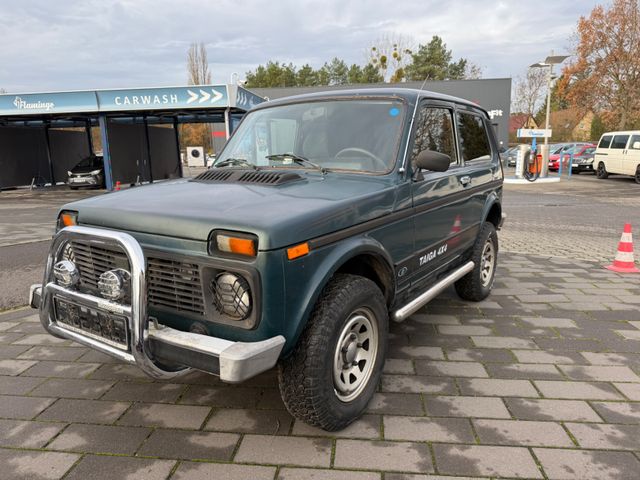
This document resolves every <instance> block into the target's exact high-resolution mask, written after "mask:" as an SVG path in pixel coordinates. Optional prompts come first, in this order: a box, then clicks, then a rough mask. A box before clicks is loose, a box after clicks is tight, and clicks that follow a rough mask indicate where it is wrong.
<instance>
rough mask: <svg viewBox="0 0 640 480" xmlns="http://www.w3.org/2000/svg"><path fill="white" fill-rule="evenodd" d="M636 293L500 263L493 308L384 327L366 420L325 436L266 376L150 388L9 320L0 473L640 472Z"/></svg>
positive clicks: (543, 475) (431, 308)
mask: <svg viewBox="0 0 640 480" xmlns="http://www.w3.org/2000/svg"><path fill="white" fill-rule="evenodd" d="M622 291H623V292H625V293H624V294H619V292H622ZM594 292H596V293H594ZM639 294H640V276H621V275H618V274H615V273H612V272H608V271H606V270H604V269H602V268H601V267H600V266H599V265H597V264H594V263H590V262H585V261H575V260H565V259H561V258H549V257H539V256H521V255H515V254H511V253H505V254H503V255H502V256H501V260H500V267H499V271H498V276H497V280H496V288H495V291H494V293H493V294H492V295H491V297H490V298H489V299H488V300H486V301H484V302H481V303H479V304H473V303H468V302H462V301H460V300H459V299H457V298H456V297H455V295H453V293H452V292H451V291H449V292H446V293H445V294H443V295H441V296H440V297H439V298H437V299H436V300H435V301H434V302H432V303H431V304H430V305H428V306H427V307H426V308H424V309H423V310H422V311H420V312H419V313H417V314H416V315H414V316H413V317H411V318H410V319H409V320H407V321H406V322H404V323H402V324H393V325H392V326H391V341H390V346H389V359H388V361H387V363H386V365H385V370H384V374H383V377H382V381H381V383H380V386H379V391H378V393H376V395H375V397H374V399H373V401H372V402H371V404H370V405H369V409H368V413H367V414H366V415H365V416H364V417H363V418H362V419H360V420H359V421H357V422H356V423H354V424H352V425H351V426H350V427H348V428H347V429H345V430H344V431H342V432H336V433H327V432H324V431H321V430H318V429H315V428H312V427H309V426H308V425H305V424H304V423H301V422H298V421H295V420H294V419H292V418H291V416H290V415H289V414H288V413H287V412H286V410H285V409H284V405H283V404H282V402H281V400H280V399H279V394H278V391H277V382H276V377H275V371H270V372H266V373H265V374H263V375H261V376H259V377H258V378H256V379H252V380H251V381H249V382H247V383H245V384H242V385H237V386H231V385H225V384H222V383H221V382H220V381H219V380H217V379H216V378H215V377H211V376H208V375H205V374H201V373H198V372H194V373H191V374H189V375H188V376H186V377H184V378H179V379H174V380H172V381H171V382H157V381H152V380H151V379H150V378H147V377H145V376H144V375H141V374H140V372H139V371H138V370H137V369H136V368H134V367H131V366H127V365H122V364H119V363H117V362H115V361H113V360H112V359H110V358H108V357H105V356H104V355H101V354H97V353H95V352H92V351H90V350H88V349H86V348H84V347H82V346H78V345H74V344H72V343H71V342H68V341H65V340H59V339H55V338H53V337H51V336H49V335H46V334H44V333H43V331H42V329H41V327H40V325H39V322H38V319H37V317H36V316H35V315H34V314H33V312H32V311H30V310H28V309H23V310H14V311H11V312H8V313H4V314H2V315H0V462H1V463H2V472H1V473H0V477H1V478H8V479H20V478H25V479H40V478H43V479H44V478H46V479H56V478H65V479H92V478H96V479H97V478H100V479H108V478H118V479H119V478H125V477H126V478H149V479H156V478H157V479H166V478H171V479H186V480H188V479H200V478H225V479H263V478H264V479H286V480H290V479H320V480H323V479H327V480H329V479H331V480H340V479H355V480H358V479H363V480H369V479H371V480H373V479H377V480H383V479H384V480H427V479H436V478H437V479H449V480H454V479H462V478H485V479H486V478H530V479H548V480H555V479H576V480H577V479H580V480H583V479H594V480H595V479H597V480H605V479H637V478H640V336H638V335H639V333H640V310H639V308H638V303H637V301H636V299H637V298H638V297H639V296H640V295H639ZM594 306H595V308H592V307H594Z"/></svg>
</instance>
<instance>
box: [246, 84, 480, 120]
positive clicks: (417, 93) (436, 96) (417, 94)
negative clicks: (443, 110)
mask: <svg viewBox="0 0 640 480" xmlns="http://www.w3.org/2000/svg"><path fill="white" fill-rule="evenodd" d="M344 97H356V98H357V97H365V98H371V97H381V98H382V97H385V98H389V97H398V98H401V99H403V100H406V101H407V102H409V103H412V104H413V103H415V102H417V101H419V100H421V99H423V98H428V99H433V100H442V101H445V102H453V103H457V104H460V105H466V106H468V107H472V108H476V109H478V110H481V111H482V112H484V113H485V114H487V111H486V110H485V109H484V108H482V107H481V106H480V105H478V104H476V103H473V102H470V101H469V100H465V99H463V98H459V97H454V96H451V95H445V94H443V93H436V92H431V91H429V90H418V89H416V88H398V87H395V88H394V87H385V88H362V89H360V88H359V89H344V90H328V91H324V92H314V93H305V94H302V95H294V96H291V97H284V98H278V99H276V100H270V101H268V102H265V103H261V104H260V105H257V106H256V107H254V108H253V109H252V110H259V109H262V108H269V107H272V106H275V105H286V104H288V103H299V102H302V101H305V100H312V101H316V100H331V99H334V98H344ZM487 115H488V114H487Z"/></svg>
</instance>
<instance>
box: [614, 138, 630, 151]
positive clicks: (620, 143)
mask: <svg viewBox="0 0 640 480" xmlns="http://www.w3.org/2000/svg"><path fill="white" fill-rule="evenodd" d="M627 140H629V135H615V136H614V137H613V141H612V142H611V148H617V149H622V148H625V147H626V146H627Z"/></svg>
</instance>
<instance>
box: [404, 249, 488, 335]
mask: <svg viewBox="0 0 640 480" xmlns="http://www.w3.org/2000/svg"><path fill="white" fill-rule="evenodd" d="M474 266H475V264H474V263H473V262H471V261H469V262H467V263H465V264H464V265H462V266H461V267H460V268H458V269H457V270H454V271H453V272H451V273H450V274H449V275H447V276H446V277H444V278H443V279H442V280H440V281H438V282H437V283H436V284H435V285H433V286H432V287H431V288H429V290H427V291H425V292H424V293H421V294H420V295H419V296H418V297H416V298H414V299H413V300H411V301H410V302H409V303H407V304H406V305H405V306H404V307H401V308H399V309H398V310H396V311H395V312H394V313H393V320H395V321H396V322H402V321H403V320H406V319H407V317H409V316H410V315H412V314H413V313H415V312H416V311H417V310H419V309H420V308H421V307H422V306H423V305H425V304H427V303H429V302H430V301H431V300H433V298H434V297H436V296H437V295H438V294H439V293H440V292H442V291H443V290H444V289H445V288H447V287H448V286H449V285H451V284H452V283H454V282H457V281H458V280H460V279H461V278H462V277H464V276H465V275H466V274H467V273H469V272H470V271H471V270H473V267H474Z"/></svg>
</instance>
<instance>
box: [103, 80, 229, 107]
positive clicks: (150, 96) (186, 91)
mask: <svg viewBox="0 0 640 480" xmlns="http://www.w3.org/2000/svg"><path fill="white" fill-rule="evenodd" d="M96 95H97V97H98V106H99V109H100V111H101V112H114V111H122V110H127V111H128V110H162V109H166V108H170V109H173V108H189V109H190V108H203V107H204V108H207V107H226V106H228V105H229V99H228V95H227V87H226V86H225V85H215V86H212V85H206V86H204V85H203V86H193V87H166V88H140V89H135V90H98V91H97V92H96Z"/></svg>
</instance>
